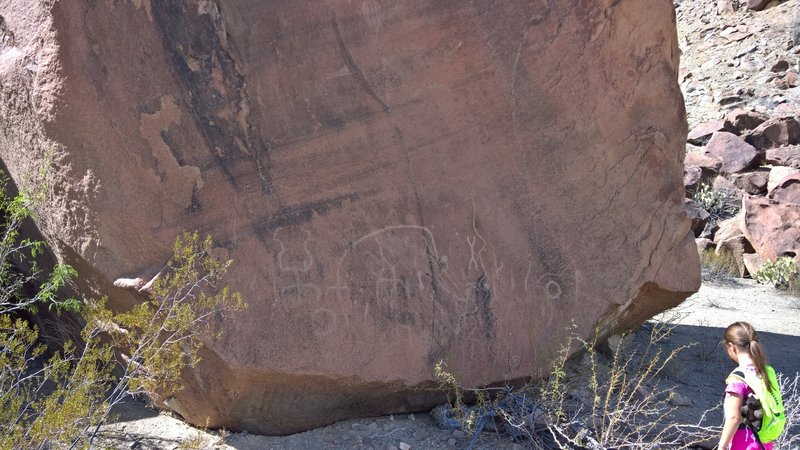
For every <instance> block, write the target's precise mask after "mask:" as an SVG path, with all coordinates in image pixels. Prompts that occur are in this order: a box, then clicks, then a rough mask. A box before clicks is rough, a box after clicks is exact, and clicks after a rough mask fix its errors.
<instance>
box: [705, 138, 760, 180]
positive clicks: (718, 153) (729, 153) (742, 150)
mask: <svg viewBox="0 0 800 450" xmlns="http://www.w3.org/2000/svg"><path fill="white" fill-rule="evenodd" d="M706 155H709V156H712V157H715V158H719V159H720V160H721V161H722V166H721V168H720V172H722V173H736V172H741V171H743V170H746V169H749V168H751V167H753V166H754V165H755V164H757V161H758V152H756V149H755V148H754V147H753V146H752V145H750V144H748V143H747V142H745V141H744V140H743V139H742V138H740V137H739V136H736V135H735V134H733V133H728V132H725V131H719V132H716V133H714V135H713V136H712V137H711V139H710V140H709V141H708V146H706Z"/></svg>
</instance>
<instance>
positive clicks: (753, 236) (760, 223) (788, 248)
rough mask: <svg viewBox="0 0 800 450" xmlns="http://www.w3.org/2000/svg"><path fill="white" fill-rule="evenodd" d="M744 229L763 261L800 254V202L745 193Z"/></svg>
mask: <svg viewBox="0 0 800 450" xmlns="http://www.w3.org/2000/svg"><path fill="white" fill-rule="evenodd" d="M741 218H742V222H741V230H742V232H743V234H744V236H745V238H746V239H747V241H748V242H749V243H750V245H752V246H753V249H754V250H755V253H758V256H759V257H760V258H761V261H774V260H775V259H776V258H780V257H782V256H789V257H796V256H797V255H800V204H797V203H780V202H777V201H775V200H772V199H768V198H764V197H750V196H745V198H744V199H743V201H742V214H741Z"/></svg>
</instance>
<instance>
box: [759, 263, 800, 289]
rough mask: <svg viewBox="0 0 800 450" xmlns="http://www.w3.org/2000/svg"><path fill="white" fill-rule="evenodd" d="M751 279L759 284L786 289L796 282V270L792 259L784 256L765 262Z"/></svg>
mask: <svg viewBox="0 0 800 450" xmlns="http://www.w3.org/2000/svg"><path fill="white" fill-rule="evenodd" d="M753 278H755V279H756V280H758V281H760V282H761V283H767V284H772V285H775V286H776V287H782V288H788V287H790V286H791V285H792V284H793V283H796V282H797V278H798V268H797V263H795V262H794V258H790V257H788V256H784V257H781V258H778V259H776V260H775V261H767V262H765V263H764V264H762V265H761V267H760V268H759V269H758V272H756V273H755V275H753Z"/></svg>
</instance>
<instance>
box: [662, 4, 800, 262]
mask: <svg viewBox="0 0 800 450" xmlns="http://www.w3.org/2000/svg"><path fill="white" fill-rule="evenodd" d="M677 11H678V17H679V19H683V20H681V21H680V22H679V23H680V26H679V29H680V30H681V40H682V44H683V47H682V50H683V53H684V55H685V57H684V59H683V61H682V68H681V74H682V78H683V89H684V91H685V93H686V99H687V100H686V102H687V107H688V111H689V112H688V115H689V120H690V123H691V124H692V125H693V126H692V129H691V130H690V131H689V136H688V140H689V143H688V147H687V156H686V160H685V169H684V184H685V185H686V189H687V195H688V196H689V197H690V198H693V199H694V201H693V202H689V203H687V212H688V213H689V215H690V217H691V218H692V220H693V229H694V230H695V235H696V237H698V238H699V239H698V246H699V247H700V249H701V250H702V249H705V248H708V247H713V248H714V249H715V251H716V252H717V253H720V254H721V253H728V254H731V255H733V257H734V259H735V261H736V264H737V266H738V271H739V274H740V275H741V276H746V275H749V274H754V273H756V272H757V271H758V269H759V268H760V267H761V265H762V264H763V263H765V262H767V261H775V259H776V258H779V257H784V256H787V257H791V258H795V261H800V259H797V257H798V255H800V175H798V173H800V146H798V145H797V144H800V122H799V121H798V113H799V112H800V110H798V104H799V103H798V101H799V100H800V87H798V85H799V84H800V83H798V64H797V63H798V54H799V53H800V35H798V34H797V33H798V32H800V28H798V26H800V23H798V15H797V14H798V11H797V3H796V2H794V1H789V2H783V3H780V4H777V3H773V5H772V7H768V8H766V9H764V10H762V11H750V10H748V9H747V8H745V7H744V6H739V5H738V4H737V3H736V2H730V1H721V2H718V4H717V5H713V4H712V3H711V2H693V1H682V2H680V3H679V4H678V5H677ZM723 69H724V70H723ZM703 208H705V209H706V210H708V211H706V210H704V209H703ZM737 209H738V210H739V213H738V214H735V215H734V212H735V211H736V210H737ZM709 214H710V216H711V217H709ZM730 216H733V217H730ZM709 219H710V220H709Z"/></svg>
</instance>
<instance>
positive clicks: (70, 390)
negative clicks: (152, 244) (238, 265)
mask: <svg viewBox="0 0 800 450" xmlns="http://www.w3.org/2000/svg"><path fill="white" fill-rule="evenodd" d="M30 203H31V202H30V200H29V198H28V197H26V196H24V195H20V196H17V197H15V198H13V199H9V198H7V197H5V196H3V197H2V199H0V217H2V219H3V220H4V222H3V223H2V224H0V231H1V232H2V236H0V257H2V260H1V261H0V367H2V371H0V449H34V448H53V447H63V448H88V447H90V446H92V442H93V440H94V439H95V437H96V433H97V430H98V429H99V426H100V425H101V424H102V423H104V422H105V421H106V420H108V418H109V414H110V411H111V408H112V407H113V406H114V405H115V404H118V403H119V402H121V401H123V400H124V399H126V398H129V397H131V396H134V395H137V394H153V393H154V392H160V393H165V392H166V393H169V391H168V390H167V389H173V390H174V389H177V388H176V387H175V386H177V384H176V382H177V380H178V377H179V376H180V373H181V371H182V370H183V369H184V368H185V367H187V366H191V365H194V364H196V363H197V362H198V361H199V358H198V351H199V349H200V348H201V346H202V338H204V337H209V336H214V335H215V334H218V333H219V332H220V331H214V330H212V329H211V328H210V320H209V319H210V318H211V317H212V316H213V315H215V314H218V313H219V314H223V313H225V312H228V311H232V310H239V309H242V308H243V307H244V304H243V302H242V300H241V297H240V295H239V294H238V293H232V292H230V291H229V290H228V288H227V287H225V286H224V285H223V284H222V279H223V277H224V276H225V273H226V271H227V270H228V268H229V267H230V264H231V261H218V260H216V259H215V258H213V257H211V256H210V255H209V250H210V248H211V246H212V243H211V240H210V239H208V238H207V239H205V240H201V239H200V238H199V236H198V234H197V233H184V234H182V235H181V236H180V237H179V238H178V239H177V240H176V242H175V246H174V248H173V257H172V258H171V260H170V262H169V263H168V264H167V266H166V267H165V268H164V270H162V272H161V273H160V274H159V278H158V279H157V280H156V281H155V282H154V283H153V287H152V289H151V290H150V291H149V296H148V299H147V300H146V301H145V302H144V303H142V304H140V305H138V306H136V307H134V308H132V309H131V310H130V311H125V312H120V313H115V312H113V311H111V310H110V309H108V308H107V307H106V300H105V299H99V300H85V301H83V302H79V301H77V300H75V299H72V298H62V296H61V295H59V290H60V289H61V288H62V287H63V286H65V285H66V284H67V283H68V282H69V280H70V279H71V278H72V277H74V276H75V275H76V273H75V271H74V270H73V269H72V268H70V267H69V266H66V265H58V266H56V267H55V269H54V270H53V271H52V272H51V273H50V274H49V275H48V276H46V277H45V276H43V272H42V271H41V270H40V269H39V268H37V267H36V265H35V264H34V263H33V259H32V258H34V257H36V256H37V255H38V254H39V253H40V252H42V251H43V250H44V244H43V243H41V242H37V241H32V240H29V239H22V238H21V236H20V233H19V230H20V226H21V223H22V221H23V220H25V218H26V217H28V216H29V214H30V211H31V209H30ZM21 262H27V263H28V264H27V265H28V266H32V267H33V270H32V271H29V272H28V273H27V274H26V273H23V272H21V271H19V270H17V269H16V267H18V265H19V264H20V263H21ZM40 280H43V281H40ZM32 286H33V287H34V289H33V291H34V292H33V294H30V292H31V287H32ZM26 293H28V295H26ZM38 307H47V308H51V309H53V308H54V309H55V310H56V311H63V310H70V311H73V312H78V313H80V315H81V316H82V317H83V319H84V321H85V326H84V327H83V329H82V331H81V340H80V342H69V341H68V342H64V343H63V346H62V347H61V348H59V349H57V350H56V351H53V352H52V355H51V356H49V357H48V356H47V354H48V348H47V346H46V345H45V344H44V343H42V340H41V336H40V334H39V330H38V329H37V327H36V326H35V325H33V324H31V323H30V322H29V321H28V320H26V319H25V317H26V316H25V315H24V314H20V313H22V312H25V313H34V312H35V311H36V309H37V308H38Z"/></svg>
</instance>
